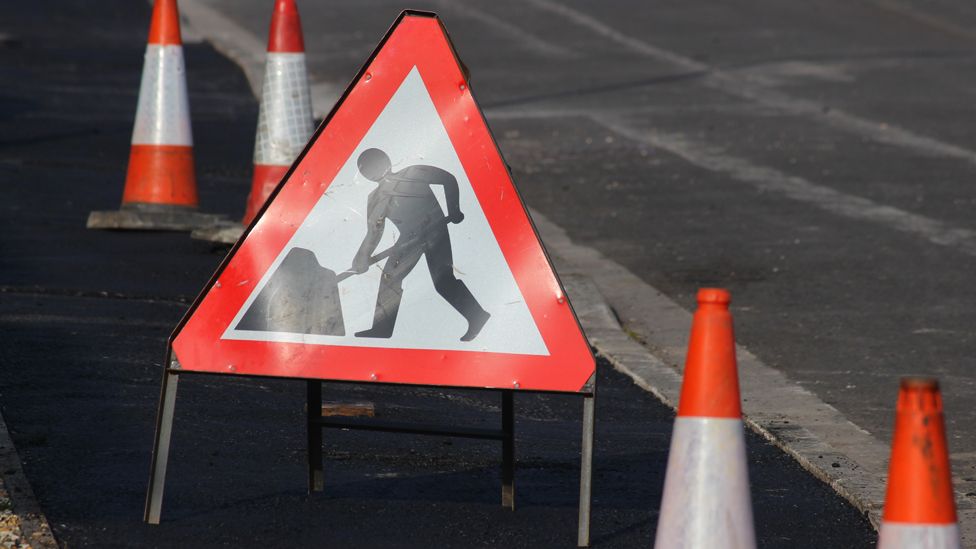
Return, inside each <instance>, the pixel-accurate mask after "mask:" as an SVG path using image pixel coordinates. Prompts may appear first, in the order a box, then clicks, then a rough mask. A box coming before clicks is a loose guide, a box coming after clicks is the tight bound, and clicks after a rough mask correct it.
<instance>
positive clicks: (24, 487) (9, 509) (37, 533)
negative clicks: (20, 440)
mask: <svg viewBox="0 0 976 549" xmlns="http://www.w3.org/2000/svg"><path fill="white" fill-rule="evenodd" d="M0 547H3V548H4V549H7V548H12V549H28V548H33V549H54V548H57V547H58V543H57V541H55V539H54V534H53V533H52V532H51V526H50V525H49V524H48V521H47V517H45V516H44V513H43V512H42V511H41V506H40V505H39V504H38V503H37V499H36V498H35V497H34V490H33V489H31V486H30V483H29V482H28V481H27V476H26V475H24V468H23V466H22V464H21V462H20V457H19V456H18V455H17V449H16V448H15V447H14V442H13V439H11V438H10V432H9V431H8V430H7V424H6V422H5V421H4V419H3V414H2V413H0Z"/></svg>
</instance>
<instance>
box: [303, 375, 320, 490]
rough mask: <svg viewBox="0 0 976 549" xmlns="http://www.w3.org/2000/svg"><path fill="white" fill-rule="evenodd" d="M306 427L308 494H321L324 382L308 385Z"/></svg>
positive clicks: (312, 382) (313, 382) (309, 383)
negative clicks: (321, 422) (321, 421)
mask: <svg viewBox="0 0 976 549" xmlns="http://www.w3.org/2000/svg"><path fill="white" fill-rule="evenodd" d="M306 395H307V398H306V401H307V402H306V404H305V409H306V415H307V420H306V427H307V428H308V493H310V494H311V493H312V492H321V491H322V490H323V488H324V486H323V484H324V483H323V481H322V425H320V424H319V420H320V419H321V418H322V382H321V381H308V382H307V384H306Z"/></svg>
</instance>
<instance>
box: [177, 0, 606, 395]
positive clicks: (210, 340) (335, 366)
mask: <svg viewBox="0 0 976 549" xmlns="http://www.w3.org/2000/svg"><path fill="white" fill-rule="evenodd" d="M415 66H416V67H417V69H418V71H419V73H420V76H421V78H422V79H423V81H424V84H425V85H426V86H427V90H428V92H429V93H430V95H431V98H432V99H433V101H434V106H435V108H436V109H437V112H438V114H439V115H440V117H441V120H442V121H443V122H444V127H445V128H446V129H447V133H448V136H449V137H450V139H451V142H452V144H453V145H454V147H455V149H456V151H457V153H458V157H459V159H460V161H461V164H462V166H463V167H464V169H465V172H466V173H467V175H468V179H469V180H470V181H471V185H472V187H473V189H474V191H475V194H476V195H477V197H478V200H479V202H480V203H481V207H482V208H483V209H484V212H485V216H486V217H487V219H488V222H489V225H490V226H491V229H492V232H493V233H494V235H495V238H496V240H497V241H498V244H499V247H500V248H501V251H502V254H503V255H504V257H505V260H506V261H507V262H508V264H509V268H510V269H511V272H512V274H513V276H514V278H515V281H516V283H517V284H518V286H519V289H520V291H521V292H522V295H523V297H524V298H525V301H526V305H527V306H528V309H529V311H530V313H531V314H532V317H533V319H534V321H535V322H536V325H537V326H538V327H539V331H540V334H541V335H542V338H543V340H544V341H545V344H546V347H547V348H548V349H549V351H550V355H549V356H534V355H514V354H502V353H483V352H474V351H445V350H416V349H384V348H375V347H349V346H327V345H318V344H316V345H312V344H300V343H280V342H266V341H241V340H222V339H221V336H222V334H223V333H224V331H225V330H226V328H227V326H228V325H229V324H230V322H231V321H232V320H233V318H234V316H235V315H236V314H237V312H238V311H239V310H240V308H241V306H242V305H243V303H244V302H245V301H246V300H247V298H248V296H249V295H250V294H251V292H252V291H253V289H254V287H255V285H256V284H257V283H258V282H259V281H260V279H261V278H262V276H263V275H264V273H265V272H266V271H267V269H268V268H269V267H270V265H271V264H272V263H273V261H274V260H275V258H276V257H277V256H278V255H279V254H280V252H281V250H282V249H283V248H284V247H285V245H286V244H287V243H288V241H289V239H290V238H291V237H292V235H293V234H294V233H295V231H296V230H297V229H298V227H299V226H301V224H302V221H303V220H304V219H305V217H306V216H307V215H308V213H309V212H310V211H311V209H312V207H313V206H314V205H315V203H316V202H317V201H318V199H319V198H320V197H321V196H322V194H323V193H324V192H325V190H326V188H327V187H328V185H329V184H330V183H331V181H332V180H333V179H334V178H335V176H336V174H337V173H338V171H339V170H340V169H341V167H342V166H343V165H344V164H345V162H346V161H347V160H348V158H349V157H350V156H351V155H352V153H353V151H354V149H355V148H356V147H357V146H358V145H359V143H360V142H361V140H362V138H363V137H364V136H365V134H366V132H367V131H368V130H369V128H370V127H371V126H372V124H373V122H374V121H375V120H376V118H377V117H378V116H379V115H380V113H381V112H382V110H383V108H384V107H385V106H386V104H387V103H388V102H389V100H390V99H391V98H392V97H393V94H394V93H395V92H396V91H397V89H398V88H399V86H400V84H401V83H402V82H403V81H404V79H405V78H406V76H407V74H408V73H409V72H410V70H412V69H413V67H415ZM170 344H171V346H172V349H173V350H174V351H175V353H176V356H177V358H178V360H179V362H180V367H181V369H182V370H183V371H188V372H208V373H224V374H233V375H258V376H273V377H287V378H304V379H322V380H341V381H363V382H370V381H378V382H385V383H406V384H419V385H440V386H454V387H481V388H500V389H511V388H513V387H517V388H519V389H522V390H539V391H558V392H589V390H588V389H587V388H586V387H584V386H585V385H586V383H587V381H588V380H589V379H590V377H591V376H592V374H593V373H594V371H595V361H594V358H593V354H592V351H591V350H590V347H589V344H588V343H587V342H586V339H585V337H584V336H583V333H582V330H581V329H580V326H579V323H578V321H577V319H576V315H575V313H574V312H573V310H572V308H571V306H570V305H569V302H568V300H567V299H566V297H565V293H564V291H563V288H562V285H561V284H560V282H559V280H558V278H557V277H556V275H555V271H554V270H553V268H552V264H551V262H550V261H549V258H548V256H547V255H546V253H545V250H544V249H543V247H542V244H541V242H540V240H539V237H538V234H537V233H536V231H535V228H534V226H533V225H532V223H531V220H530V219H529V216H528V213H527V211H526V209H525V206H524V204H523V203H522V200H521V197H520V196H519V195H518V192H517V190H516V188H515V185H514V183H513V181H512V179H511V176H510V174H509V172H508V168H507V166H506V164H505V162H504V161H503V160H502V157H501V153H500V151H499V150H498V147H497V145H496V144H495V141H494V139H493V138H492V136H491V132H490V130H489V129H488V126H487V123H486V122H485V119H484V116H483V114H482V113H481V110H480V109H479V107H478V105H477V103H476V101H475V99H474V97H473V96H472V94H471V90H470V87H469V85H468V82H467V78H466V77H465V74H464V72H463V69H462V65H461V63H460V61H459V60H458V59H457V56H456V55H455V53H454V48H453V46H452V44H451V42H450V39H449V37H448V36H447V32H446V31H445V29H444V28H443V25H442V24H441V22H440V20H439V19H438V18H437V17H436V16H434V15H433V14H427V13H420V12H404V13H403V14H401V16H400V17H399V18H398V19H397V22H396V23H394V25H393V27H392V28H391V29H390V31H389V32H388V33H387V35H386V37H384V39H383V41H381V42H380V45H379V46H378V48H377V50H376V51H375V52H374V53H373V55H372V56H371V57H370V59H369V61H367V63H366V65H365V66H364V67H363V69H362V70H361V71H360V73H359V75H358V76H357V77H356V79H355V80H354V81H353V83H352V84H350V86H349V88H348V89H347V90H346V93H345V94H344V95H343V97H342V99H341V100H340V101H339V102H338V103H337V104H336V106H335V107H334V108H333V110H332V112H331V113H330V115H329V117H327V118H326V120H325V121H324V122H323V123H322V125H321V126H320V127H319V129H318V130H317V131H316V133H315V135H314V136H313V137H312V139H311V141H310V142H309V144H308V145H307V146H306V148H305V151H304V152H303V153H302V155H301V156H300V157H299V158H298V160H296V161H295V164H294V165H293V166H292V168H291V169H290V170H289V173H288V174H287V175H286V176H285V179H284V180H283V182H282V183H281V184H279V186H278V188H277V189H276V190H275V193H274V194H273V195H272V197H271V198H270V199H269V201H268V204H266V205H265V207H264V209H263V210H262V212H261V213H260V214H259V215H258V217H257V218H256V219H255V220H254V222H253V223H252V224H251V226H250V227H249V228H248V230H247V232H246V233H245V235H244V237H242V239H241V241H240V242H239V243H238V244H237V245H236V246H235V247H234V248H233V249H232V250H231V252H230V253H229V254H228V256H227V258H226V259H225V260H224V262H223V264H222V265H221V267H220V268H219V269H218V271H217V273H216V274H215V275H214V278H213V279H211V281H210V283H209V284H208V286H207V288H206V289H205V290H204V291H203V292H202V293H201V294H200V296H199V297H198V298H197V300H196V302H195V303H194V304H193V306H192V308H191V309H190V311H189V312H188V313H187V315H186V317H185V318H184V320H183V322H181V323H180V325H179V326H178V327H177V329H176V330H175V331H174V333H173V335H172V337H171V338H170Z"/></svg>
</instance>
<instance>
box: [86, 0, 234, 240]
mask: <svg viewBox="0 0 976 549" xmlns="http://www.w3.org/2000/svg"><path fill="white" fill-rule="evenodd" d="M185 73H186V70H185V68H184V66H183V42H182V40H181V39H180V20H179V11H178V9H177V6H176V0H156V2H155V5H154V6H153V15H152V23H151V24H150V27H149V44H148V45H147V46H146V57H145V62H144V64H143V67H142V83H141V85H140V87H139V103H138V106H137V108H136V121H135V127H134V128H133V130H132V147H131V150H130V153H129V169H128V173H127V174H126V179H125V190H124V191H123V194H122V208H121V209H120V210H118V211H109V212H91V214H90V215H89V217H88V228H89V229H159V230H192V229H193V228H195V227H200V226H204V225H208V224H212V223H214V222H216V221H218V220H219V219H220V216H217V215H212V214H202V213H199V212H197V211H196V207H197V188H196V177H195V176H194V169H193V135H192V133H191V130H190V106H189V103H188V101H187V92H186V75H185Z"/></svg>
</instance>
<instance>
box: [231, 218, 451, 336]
mask: <svg viewBox="0 0 976 549" xmlns="http://www.w3.org/2000/svg"><path fill="white" fill-rule="evenodd" d="M447 221H448V218H446V217H445V218H443V219H441V220H439V221H438V223H443V224H446V223H447ZM413 240H416V239H411V240H410V241H406V242H403V243H401V242H400V241H399V240H398V241H397V242H396V243H395V244H393V245H392V246H390V247H389V248H387V249H385V250H383V251H382V252H380V253H378V254H376V255H374V256H372V257H371V258H370V259H369V264H370V265H372V264H373V263H376V262H379V261H382V260H384V259H386V258H387V257H389V256H390V254H392V253H393V252H394V251H395V250H396V249H397V248H400V247H401V246H405V245H407V244H409V243H411V242H412V241H413ZM356 274H359V273H356V272H352V271H344V272H342V273H340V274H336V272H335V271H333V270H331V269H327V268H325V267H322V266H321V265H319V262H318V259H316V257H315V252H313V251H311V250H307V249H305V248H292V249H291V250H289V251H288V255H286V256H285V259H284V260H282V262H281V264H280V265H278V269H277V270H276V271H275V272H274V274H273V275H271V280H269V281H268V283H267V284H266V285H265V286H264V288H262V289H261V293H260V294H258V297H257V298H256V299H255V300H254V302H253V303H251V306H250V307H249V308H248V309H247V312H246V313H244V316H243V317H242V318H241V320H240V322H238V323H237V327H236V329H237V330H251V331H258V332H286V333H295V334H313V335H330V336H344V335H346V327H345V324H344V322H343V317H342V304H341V303H340V301H339V283H340V282H342V281H343V280H345V279H347V278H349V277H351V276H353V275H356Z"/></svg>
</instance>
